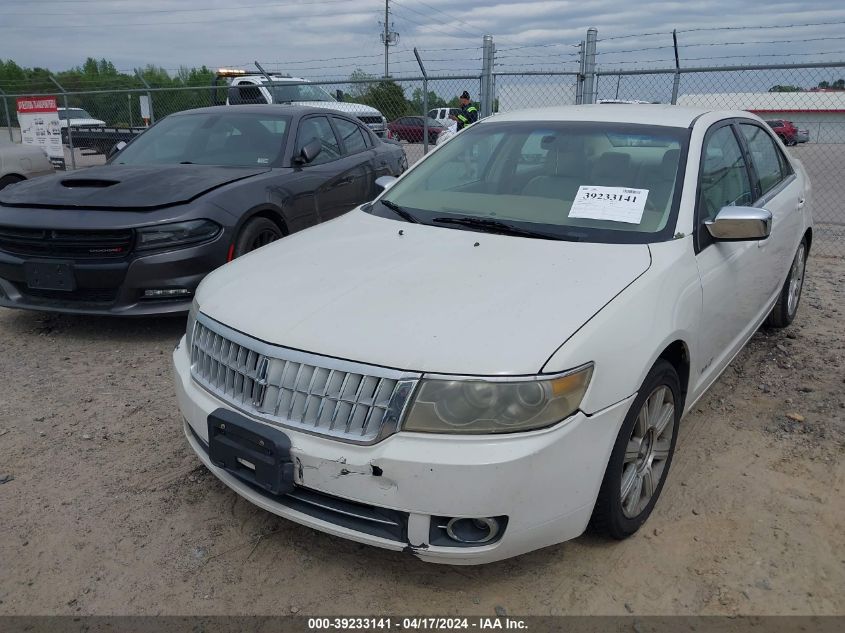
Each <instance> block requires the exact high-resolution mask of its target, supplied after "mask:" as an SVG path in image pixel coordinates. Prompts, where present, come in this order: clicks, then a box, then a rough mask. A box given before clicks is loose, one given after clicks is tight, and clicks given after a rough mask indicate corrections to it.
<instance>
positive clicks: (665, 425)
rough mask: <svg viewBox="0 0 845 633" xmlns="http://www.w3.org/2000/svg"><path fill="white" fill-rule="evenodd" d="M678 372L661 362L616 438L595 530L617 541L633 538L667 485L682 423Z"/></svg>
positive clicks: (595, 513)
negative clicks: (664, 485) (680, 423)
mask: <svg viewBox="0 0 845 633" xmlns="http://www.w3.org/2000/svg"><path fill="white" fill-rule="evenodd" d="M682 403H683V401H682V399H681V385H680V380H679V379H678V373H677V372H676V371H675V368H674V367H673V366H672V365H671V364H669V363H668V362H666V361H665V360H662V359H660V360H658V361H657V363H655V365H654V367H652V368H651V371H650V372H649V373H648V376H646V379H645V381H644V382H643V385H642V388H641V389H640V391H639V393H638V394H637V397H636V398H635V399H634V402H633V404H632V405H631V408H630V410H629V411H628V415H627V416H626V417H625V421H624V422H623V423H622V428H621V429H620V431H619V435H618V437H617V438H616V444H615V445H614V447H613V452H612V453H611V454H610V461H609V463H608V465H607V470H606V471H605V474H604V480H603V481H602V484H601V491H600V492H599V497H598V500H597V501H596V505H595V508H594V509H593V516H592V518H591V519H590V526H591V528H592V529H593V530H594V531H596V532H599V533H602V534H606V535H608V536H610V537H612V538H615V539H623V538H627V537H628V536H631V534H633V533H634V532H636V531H637V530H638V529H639V528H640V526H641V525H642V524H643V523H645V520H646V519H647V518H648V516H649V515H650V514H651V511H652V510H653V509H654V504H655V503H657V498H658V497H659V496H660V493H661V491H662V490H663V484H664V483H666V475H667V474H668V473H669V466H670V465H671V463H672V455H673V454H674V453H675V442H676V440H677V439H678V424H679V422H680V420H681V409H682V407H683V404H682Z"/></svg>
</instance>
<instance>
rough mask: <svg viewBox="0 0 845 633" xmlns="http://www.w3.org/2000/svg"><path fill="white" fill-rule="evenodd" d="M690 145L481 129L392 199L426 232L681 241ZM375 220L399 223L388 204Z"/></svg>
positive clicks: (628, 135)
mask: <svg viewBox="0 0 845 633" xmlns="http://www.w3.org/2000/svg"><path fill="white" fill-rule="evenodd" d="M688 136H689V131H688V130H687V129H685V128H676V127H664V126H655V125H635V124H627V123H606V122H542V121H531V122H522V121H520V122H493V121H491V122H489V123H481V124H479V125H475V126H473V127H471V128H470V129H468V130H466V131H464V132H462V133H461V134H459V135H458V136H456V137H455V138H454V139H452V140H450V141H449V142H448V143H446V145H444V146H443V147H442V148H441V149H438V150H437V152H435V153H434V154H432V155H431V156H430V157H428V158H426V159H425V160H424V161H423V162H422V163H420V165H419V166H417V167H416V168H414V169H413V170H412V171H411V172H409V173H408V174H407V176H405V177H404V178H403V179H402V180H401V181H399V182H398V183H396V184H395V185H394V186H393V187H391V188H390V189H389V190H388V191H387V192H386V193H385V194H384V197H385V198H386V199H387V200H389V201H390V202H391V203H392V204H393V206H394V208H395V207H398V208H401V209H403V210H404V211H405V212H407V213H409V214H411V215H412V216H413V217H414V218H415V219H416V220H417V221H419V222H423V223H426V224H434V225H437V226H448V227H449V228H453V229H460V230H478V231H489V232H496V233H505V232H507V231H508V229H509V228H513V229H516V230H517V231H521V232H522V233H523V234H525V233H526V232H528V231H530V232H533V233H536V234H537V236H538V237H546V238H551V239H555V238H557V239H564V240H566V239H568V240H577V241H585V242H611V243H624V242H637V243H647V242H656V241H665V240H668V239H671V238H672V236H673V234H674V227H675V221H676V216H677V206H678V199H679V198H680V196H679V191H680V188H681V186H682V177H681V176H679V172H681V167H682V166H683V164H684V163H685V160H684V157H685V156H686V150H687V140H688ZM369 212H370V213H374V214H376V215H383V216H384V217H390V218H394V219H395V218H397V217H398V216H397V214H396V212H395V211H394V210H392V209H390V208H388V207H387V206H385V205H381V204H374V205H372V206H371V207H369ZM467 219H469V221H468V222H467V221H466V220H467ZM479 219H480V220H482V221H481V222H479V221H478V220H479ZM456 220H458V221H456ZM510 233H511V234H513V235H516V234H517V232H516V231H510Z"/></svg>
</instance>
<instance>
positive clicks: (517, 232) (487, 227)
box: [432, 218, 580, 242]
mask: <svg viewBox="0 0 845 633" xmlns="http://www.w3.org/2000/svg"><path fill="white" fill-rule="evenodd" d="M432 222H436V223H438V224H455V225H458V226H465V227H467V228H470V229H476V230H478V231H481V232H483V233H498V234H500V235H514V236H518V237H539V238H542V239H545V240H569V241H571V242H577V241H579V240H580V238H579V237H577V236H574V235H573V236H567V235H553V234H550V233H544V232H542V231H532V230H531V229H522V228H519V227H518V226H513V225H512V224H508V223H507V222H502V221H501V220H491V219H489V218H434V219H433V220H432Z"/></svg>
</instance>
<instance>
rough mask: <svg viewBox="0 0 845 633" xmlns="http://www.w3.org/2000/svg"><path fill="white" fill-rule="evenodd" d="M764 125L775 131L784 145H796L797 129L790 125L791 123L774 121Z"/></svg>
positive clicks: (780, 120) (783, 120)
mask: <svg viewBox="0 0 845 633" xmlns="http://www.w3.org/2000/svg"><path fill="white" fill-rule="evenodd" d="M766 123H768V124H769V127H770V128H772V129H773V130H774V131H775V134H777V135H778V137H779V138H780V140H781V141H783V144H784V145H798V128H797V127H795V126H794V125H793V124H792V121H787V120H785V119H775V120H772V121H766Z"/></svg>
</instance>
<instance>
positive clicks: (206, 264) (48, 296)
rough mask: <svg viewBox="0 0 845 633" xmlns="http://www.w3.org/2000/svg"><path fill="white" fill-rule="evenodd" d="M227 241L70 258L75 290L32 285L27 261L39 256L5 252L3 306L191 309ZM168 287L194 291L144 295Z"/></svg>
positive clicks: (135, 312) (134, 312) (122, 311)
mask: <svg viewBox="0 0 845 633" xmlns="http://www.w3.org/2000/svg"><path fill="white" fill-rule="evenodd" d="M227 245H228V237H227V236H226V235H225V232H224V231H221V233H220V235H218V236H217V237H216V238H215V239H214V240H211V241H210V242H205V243H203V244H199V245H196V246H189V247H184V248H176V249H173V250H168V251H158V252H151V253H143V254H140V253H131V254H130V255H129V256H128V257H127V258H108V259H79V260H74V261H72V262H70V263H71V265H72V267H73V275H74V278H75V281H76V289H75V290H72V291H49V290H48V291H40V290H32V289H30V288H28V287H27V284H26V277H25V274H24V262H25V261H27V260H28V259H38V258H33V257H26V256H22V255H15V254H12V253H7V252H3V251H0V306H5V307H7V308H22V309H26V310H42V311H49V312H64V313H69V314H101V315H118V316H144V315H153V314H178V313H183V312H187V311H188V310H190V308H191V301H192V300H193V292H194V291H195V290H196V288H197V286H198V285H199V283H200V281H202V279H203V277H205V276H206V275H207V274H208V273H210V272H211V271H212V270H214V269H215V268H217V267H218V266H221V265H222V264H223V263H224V262H225V261H226V251H227ZM42 260H43V259H42ZM56 261H62V262H65V261H69V260H64V259H58V260H56ZM166 288H186V289H188V290H190V291H191V294H190V295H188V296H186V297H180V298H176V299H147V298H143V294H144V290H146V289H166Z"/></svg>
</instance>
